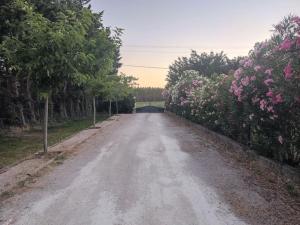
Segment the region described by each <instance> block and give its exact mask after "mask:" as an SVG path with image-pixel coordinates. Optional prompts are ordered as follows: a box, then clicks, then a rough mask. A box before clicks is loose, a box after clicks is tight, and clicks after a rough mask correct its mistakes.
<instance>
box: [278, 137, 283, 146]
mask: <svg viewBox="0 0 300 225" xmlns="http://www.w3.org/2000/svg"><path fill="white" fill-rule="evenodd" d="M277 139H278V141H279V143H280V144H283V137H282V136H281V135H280V136H278V138H277Z"/></svg>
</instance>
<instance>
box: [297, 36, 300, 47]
mask: <svg viewBox="0 0 300 225" xmlns="http://www.w3.org/2000/svg"><path fill="white" fill-rule="evenodd" d="M296 46H297V47H300V37H298V38H297V40H296Z"/></svg>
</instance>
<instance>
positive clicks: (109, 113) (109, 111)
mask: <svg viewBox="0 0 300 225" xmlns="http://www.w3.org/2000/svg"><path fill="white" fill-rule="evenodd" d="M108 115H109V117H111V99H109V108H108Z"/></svg>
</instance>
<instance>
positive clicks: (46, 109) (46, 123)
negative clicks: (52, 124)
mask: <svg viewBox="0 0 300 225" xmlns="http://www.w3.org/2000/svg"><path fill="white" fill-rule="evenodd" d="M48 104H49V97H48V95H47V96H46V97H45V106H44V153H47V152H48Z"/></svg>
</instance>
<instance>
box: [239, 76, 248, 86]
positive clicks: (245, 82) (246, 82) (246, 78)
mask: <svg viewBox="0 0 300 225" xmlns="http://www.w3.org/2000/svg"><path fill="white" fill-rule="evenodd" d="M241 83H242V85H243V86H245V87H246V86H248V85H249V83H250V78H249V77H248V76H246V77H245V78H243V79H242V80H241Z"/></svg>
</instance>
